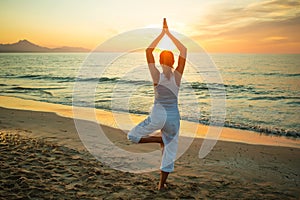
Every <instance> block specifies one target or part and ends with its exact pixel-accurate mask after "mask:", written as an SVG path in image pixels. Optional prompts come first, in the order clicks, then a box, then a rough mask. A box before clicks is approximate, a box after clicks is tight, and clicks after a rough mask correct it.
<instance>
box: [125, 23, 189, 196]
mask: <svg viewBox="0 0 300 200" xmlns="http://www.w3.org/2000/svg"><path fill="white" fill-rule="evenodd" d="M165 34H166V35H167V36H168V37H169V38H170V39H171V40H172V42H173V43H174V44H175V45H176V47H177V48H178V50H179V51H180V55H179V58H178V66H177V67H176V69H174V68H173V64H174V55H173V53H172V52H171V51H166V50H165V51H162V52H161V54H160V59H159V61H160V65H161V67H162V71H163V72H162V73H160V72H159V70H158V69H157V68H156V66H155V61H154V56H153V54H152V52H153V50H154V49H155V47H156V46H157V44H158V43H159V41H160V40H161V39H162V37H163V36H164V35H165ZM186 52H187V49H186V47H185V46H184V45H183V44H182V43H181V42H180V41H179V40H178V39H176V38H175V37H174V36H173V35H172V34H171V33H170V31H169V29H168V26H167V22H166V19H164V26H163V30H162V32H161V33H160V35H159V36H158V37H157V38H156V39H155V40H154V41H153V42H152V43H151V44H150V46H149V47H148V48H147V49H146V57H147V62H148V67H149V70H150V73H151V77H152V79H153V85H154V91H155V101H154V106H153V108H152V112H151V114H150V116H149V117H148V118H147V119H145V120H144V121H143V122H141V123H140V124H138V125H137V126H136V127H134V128H133V129H132V130H131V131H130V132H129V133H128V136H127V137H128V139H129V140H130V141H132V142H135V143H160V144H161V146H162V148H163V150H162V151H163V154H162V162H161V167H160V170H161V173H160V181H159V185H158V190H162V189H164V188H165V183H166V180H167V178H168V175H169V173H170V172H172V171H174V162H175V159H176V152H177V147H178V134H179V126H180V116H179V111H178V91H179V86H180V82H181V77H182V74H183V70H184V66H185V60H186V59H185V58H186ZM157 130H161V136H149V135H150V134H151V133H153V132H155V131H157Z"/></svg>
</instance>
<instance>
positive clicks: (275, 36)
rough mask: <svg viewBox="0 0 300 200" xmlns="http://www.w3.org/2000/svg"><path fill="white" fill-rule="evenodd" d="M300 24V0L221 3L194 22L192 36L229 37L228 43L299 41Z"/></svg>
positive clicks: (196, 37) (204, 37) (220, 38)
mask: <svg viewBox="0 0 300 200" xmlns="http://www.w3.org/2000/svg"><path fill="white" fill-rule="evenodd" d="M299 24H300V2H298V1H292V0H288V1H279V0H269V1H263V2H259V3H252V4H248V5H246V6H235V5H228V4H226V5H225V4H218V5H215V6H214V12H211V14H208V15H207V16H206V17H205V20H203V21H201V22H199V23H198V24H196V25H195V26H194V30H195V31H194V35H193V36H192V37H193V38H195V39H197V40H206V41H207V42H208V41H215V42H217V41H223V42H224V41H225V40H226V42H227V43H229V42H232V43H233V42H249V41H251V42H252V43H253V44H256V45H263V44H270V43H298V44H300V39H299V37H298V34H299V32H300V26H299ZM241 45H242V44H241ZM294 46H295V45H294ZM293 48H295V47H293ZM299 48H300V47H299ZM299 52H300V49H299Z"/></svg>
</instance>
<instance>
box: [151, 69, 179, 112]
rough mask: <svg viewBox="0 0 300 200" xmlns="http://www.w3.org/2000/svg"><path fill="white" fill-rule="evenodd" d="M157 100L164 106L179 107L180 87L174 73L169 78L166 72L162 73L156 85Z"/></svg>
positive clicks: (156, 101)
mask: <svg viewBox="0 0 300 200" xmlns="http://www.w3.org/2000/svg"><path fill="white" fill-rule="evenodd" d="M154 90H155V102H154V104H157V103H159V104H160V105H162V106H163V107H164V108H168V107H177V104H178V91H179V88H178V86H177V85H176V82H175V77H174V74H173V73H172V74H171V76H170V78H169V79H168V78H167V77H166V76H165V74H164V73H161V74H160V79H159V82H158V84H157V86H155V89H154Z"/></svg>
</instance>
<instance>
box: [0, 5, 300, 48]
mask: <svg viewBox="0 0 300 200" xmlns="http://www.w3.org/2000/svg"><path fill="white" fill-rule="evenodd" d="M236 2H237V1H229V0H212V1H204V0H188V1H176V3H175V2H174V1H172V0H166V1H160V0H152V1H139V0H128V1H117V0H100V1H97V0H87V1H80V0H43V1H35V0H27V1H17V0H2V1H1V2H0V10H1V12H0V23H1V30H0V43H14V42H17V41H18V40H20V39H27V40H29V41H32V42H33V43H36V44H38V45H41V46H47V47H60V46H74V47H84V48H88V49H93V48H95V47H96V46H97V45H99V44H100V43H102V42H103V41H105V40H106V39H108V38H110V37H112V36H114V35H116V34H119V33H122V32H125V31H130V30H132V29H137V28H153V27H155V28H159V27H160V26H161V23H162V19H163V18H164V17H166V18H167V19H168V23H169V27H170V29H171V30H174V31H176V32H179V33H182V34H184V35H186V36H188V37H191V38H192V39H194V40H195V41H196V42H197V43H198V44H200V45H201V46H202V47H204V48H205V49H206V50H207V51H209V52H236V53H300V39H299V36H298V34H299V32H300V26H299V24H300V3H299V1H296V0H295V1H293V0H286V1H280V0H261V1H258V0H244V1H238V3H236Z"/></svg>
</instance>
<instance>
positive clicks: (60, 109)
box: [0, 96, 300, 148]
mask: <svg viewBox="0 0 300 200" xmlns="http://www.w3.org/2000/svg"><path fill="white" fill-rule="evenodd" d="M0 107H3V108H9V109H16V110H27V111H39V112H49V113H55V114H57V115H59V116H62V117H67V118H73V117H74V113H73V111H74V110H73V107H72V106H67V105H61V104H53V103H46V102H40V101H34V100H25V99H21V98H16V97H8V96H0ZM75 111H76V113H77V116H75V118H76V119H79V120H80V119H81V120H88V121H94V122H95V120H96V122H97V123H99V124H101V125H105V126H108V127H112V128H116V129H121V130H123V132H124V134H125V133H126V132H127V131H128V130H130V129H131V128H132V127H133V126H134V125H135V124H137V123H139V122H140V121H142V120H143V119H145V118H146V115H138V114H127V113H121V112H118V113H117V112H111V111H107V110H100V109H95V115H96V118H95V116H94V115H93V114H92V115H91V113H94V110H93V109H92V108H76V109H75ZM78 112H80V114H79V115H78ZM209 128H211V129H213V128H215V127H209V126H208V125H204V124H199V123H195V122H190V121H185V120H181V127H180V135H181V136H187V137H192V138H202V139H203V138H205V137H206V134H207V132H208V129H209ZM221 128H222V132H221V133H220V136H219V138H218V139H217V140H221V141H230V142H240V143H246V144H253V145H269V146H285V147H295V148H300V139H299V138H289V137H285V136H277V135H266V134H264V133H259V132H255V131H250V130H241V129H236V128H229V127H221ZM217 129H218V128H217ZM216 137H217V136H213V137H212V138H213V139H214V138H216Z"/></svg>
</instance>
